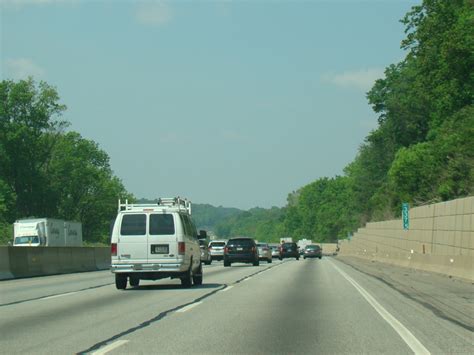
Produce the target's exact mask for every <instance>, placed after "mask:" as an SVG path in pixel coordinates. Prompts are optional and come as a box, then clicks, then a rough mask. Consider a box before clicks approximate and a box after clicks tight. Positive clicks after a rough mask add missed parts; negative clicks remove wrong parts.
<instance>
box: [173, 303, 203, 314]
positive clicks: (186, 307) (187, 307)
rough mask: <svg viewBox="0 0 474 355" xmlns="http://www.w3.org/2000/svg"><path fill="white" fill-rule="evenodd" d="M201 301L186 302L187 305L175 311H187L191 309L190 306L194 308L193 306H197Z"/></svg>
mask: <svg viewBox="0 0 474 355" xmlns="http://www.w3.org/2000/svg"><path fill="white" fill-rule="evenodd" d="M201 303H202V302H194V303H191V304H188V305H187V306H185V307H183V308H180V309H178V310H177V311H176V312H178V313H183V312H187V311H189V310H190V309H192V308H194V307H196V306H199V305H200V304H201Z"/></svg>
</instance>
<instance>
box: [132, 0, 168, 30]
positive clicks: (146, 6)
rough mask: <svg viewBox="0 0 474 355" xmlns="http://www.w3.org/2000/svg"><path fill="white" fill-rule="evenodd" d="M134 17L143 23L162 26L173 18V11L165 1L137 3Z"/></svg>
mask: <svg viewBox="0 0 474 355" xmlns="http://www.w3.org/2000/svg"><path fill="white" fill-rule="evenodd" d="M135 18H136V20H137V21H138V23H141V24H143V25H149V26H163V25H166V24H167V23H168V22H170V21H171V20H172V19H173V12H172V11H171V8H170V7H169V6H168V5H167V4H166V3H165V2H162V1H154V2H145V3H140V4H139V5H138V7H137V11H136V13H135Z"/></svg>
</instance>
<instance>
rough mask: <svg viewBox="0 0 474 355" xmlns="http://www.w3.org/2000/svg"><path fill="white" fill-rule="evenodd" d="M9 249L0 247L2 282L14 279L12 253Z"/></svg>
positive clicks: (0, 274)
mask: <svg viewBox="0 0 474 355" xmlns="http://www.w3.org/2000/svg"><path fill="white" fill-rule="evenodd" d="M8 248H9V247H0V280H7V279H13V274H12V273H11V271H10V253H9V252H8Z"/></svg>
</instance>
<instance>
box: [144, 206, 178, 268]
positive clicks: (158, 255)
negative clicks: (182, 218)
mask: <svg viewBox="0 0 474 355" xmlns="http://www.w3.org/2000/svg"><path fill="white" fill-rule="evenodd" d="M175 216H176V217H177V216H178V215H177V214H172V213H150V217H149V218H150V220H149V225H148V248H147V253H148V262H149V263H155V262H156V263H163V262H176V259H177V258H178V243H177V233H176V223H175V222H176V221H175Z"/></svg>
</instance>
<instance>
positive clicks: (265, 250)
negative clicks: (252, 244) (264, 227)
mask: <svg viewBox="0 0 474 355" xmlns="http://www.w3.org/2000/svg"><path fill="white" fill-rule="evenodd" d="M257 249H258V258H259V260H266V261H267V263H271V262H272V251H271V249H270V247H269V246H268V244H267V243H257Z"/></svg>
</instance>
